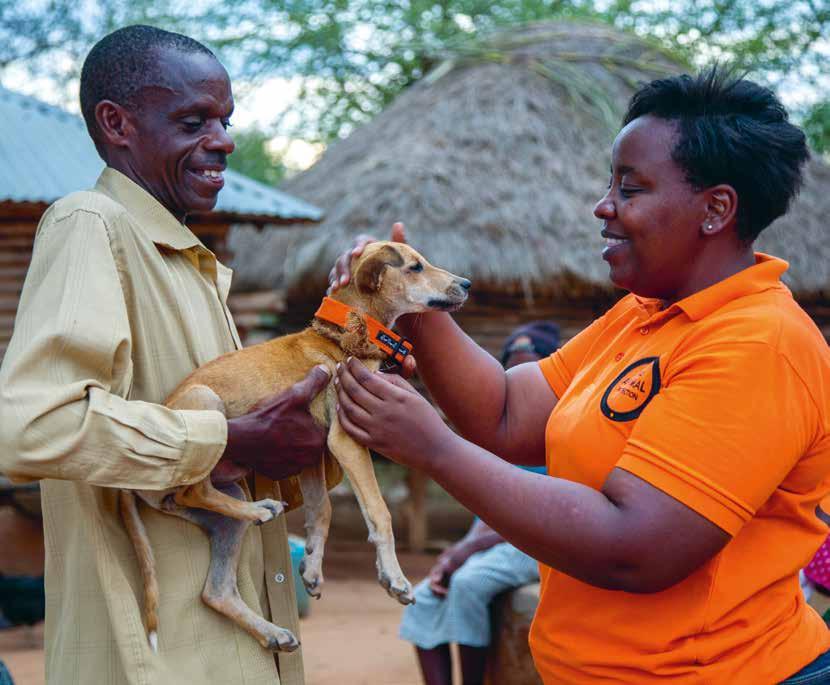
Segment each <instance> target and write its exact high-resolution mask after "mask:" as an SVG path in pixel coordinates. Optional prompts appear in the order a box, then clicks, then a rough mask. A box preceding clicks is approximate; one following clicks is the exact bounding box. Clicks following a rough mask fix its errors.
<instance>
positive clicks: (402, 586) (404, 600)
mask: <svg viewBox="0 0 830 685" xmlns="http://www.w3.org/2000/svg"><path fill="white" fill-rule="evenodd" d="M378 582H379V583H380V584H381V587H383V589H384V590H386V592H388V593H389V596H390V597H394V598H395V599H396V600H398V602H400V603H401V604H403V605H406V604H415V594H414V593H413V592H412V583H410V582H409V581H408V580H407V579H406V578H404V577H403V576H399V577H398V578H396V579H395V580H394V581H393V580H392V579H391V578H390V577H389V576H388V575H387V574H385V573H380V574H379V575H378Z"/></svg>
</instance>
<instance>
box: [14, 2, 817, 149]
mask: <svg viewBox="0 0 830 685" xmlns="http://www.w3.org/2000/svg"><path fill="white" fill-rule="evenodd" d="M24 4H25V3H24ZM29 4H32V3H29ZM18 5H19V3H17V1H16V0H0V69H2V67H3V66H4V65H8V64H11V63H14V62H20V61H25V62H27V63H31V64H35V63H37V68H38V69H39V70H41V71H43V70H47V71H48V70H50V69H51V70H52V71H58V72H60V71H63V73H62V74H58V75H59V76H61V77H62V79H63V80H64V81H65V80H66V77H67V76H69V75H70V74H67V73H66V71H67V67H66V65H67V64H69V65H75V68H77V66H78V65H79V64H80V62H81V60H82V58H83V54H84V53H85V52H86V50H88V49H89V47H90V46H91V45H92V43H93V42H94V40H95V39H96V38H98V37H100V36H102V35H104V34H105V33H106V32H107V31H109V30H111V29H113V28H115V27H117V26H123V25H126V24H129V23H137V22H144V23H151V24H154V25H157V26H161V27H163V28H168V29H171V30H176V31H181V32H183V33H187V34H188V35H191V36H193V37H195V38H197V39H199V40H202V41H204V42H206V43H207V44H208V45H210V46H211V47H213V48H214V49H216V50H217V51H218V53H219V55H220V56H221V58H222V59H223V61H224V62H225V64H226V65H227V66H228V69H229V71H230V73H231V74H232V76H233V77H234V80H235V81H236V82H240V81H247V82H253V83H256V82H260V81H262V80H264V79H265V78H271V77H280V76H281V77H286V78H288V77H295V76H298V75H299V76H301V77H302V78H303V87H302V90H301V93H300V99H299V102H298V104H297V106H296V108H295V112H294V114H295V115H296V116H294V117H292V118H291V122H293V123H289V121H288V118H286V119H285V120H283V121H282V122H281V127H282V128H281V131H280V132H281V133H283V134H285V135H290V136H299V137H302V138H305V139H307V140H310V141H315V140H319V141H324V142H328V141H330V140H331V139H334V138H337V137H342V136H344V135H347V134H348V133H349V132H350V131H351V130H352V129H353V128H354V127H355V126H356V125H359V124H360V123H362V122H364V121H366V120H367V119H369V118H371V117H372V116H374V115H375V114H376V113H377V112H379V111H380V110H381V109H383V108H384V107H385V106H386V105H387V104H388V103H389V102H390V101H391V100H392V99H393V98H394V97H395V96H396V95H397V94H398V93H399V92H400V91H401V90H402V89H403V88H405V87H406V86H408V85H410V84H411V83H413V82H414V81H416V80H418V79H419V78H421V77H422V76H424V74H426V73H427V72H428V71H429V70H431V69H432V68H433V67H435V66H436V64H437V63H438V62H440V61H441V60H442V59H444V58H445V57H446V56H447V55H448V54H454V53H455V52H457V51H461V52H464V51H466V50H469V49H470V47H471V46H474V45H476V44H480V42H481V37H482V36H485V35H487V34H489V33H491V32H492V31H494V30H496V29H498V28H501V27H505V26H511V25H516V24H521V23H525V22H532V21H539V20H549V19H555V18H575V17H579V18H588V19H595V20H600V21H604V22H607V23H610V24H613V25H615V26H617V27H618V28H620V29H623V30H627V31H632V32H635V33H637V34H639V35H643V36H649V37H651V38H653V39H654V40H655V41H657V42H658V43H660V44H661V45H662V46H663V47H664V48H666V49H669V50H671V51H673V52H675V53H676V54H678V55H679V56H680V57H681V58H682V59H684V60H685V61H686V62H687V63H690V64H703V63H705V62H708V61H711V60H712V59H730V60H732V61H734V62H735V63H737V64H738V65H742V66H744V67H746V68H747V69H752V70H753V74H754V75H755V76H756V77H758V78H761V79H762V80H765V81H766V82H768V83H769V84H771V85H776V84H778V83H780V82H781V80H782V79H783V78H790V79H792V78H794V77H797V78H798V79H799V81H800V82H803V83H807V84H808V85H809V83H810V82H811V79H813V78H814V77H813V76H812V74H821V73H825V72H826V70H825V69H824V63H823V62H822V59H821V58H822V55H821V51H820V49H818V46H820V45H821V43H822V42H824V44H825V45H826V44H827V42H828V41H830V3H828V2H826V0H670V1H669V0H665V1H661V0H655V1H648V2H644V1H643V0H236V1H233V0H221V1H220V0H202V1H201V2H199V3H187V4H181V3H180V4H173V3H166V2H162V0H110V1H109V2H107V3H100V4H99V5H96V6H95V7H94V8H91V7H90V6H89V4H88V3H83V2H82V3H76V4H73V3H71V2H70V1H69V0H49V1H48V2H45V3H42V4H41V5H39V7H40V9H38V10H34V9H29V10H22V9H18ZM24 36H25V38H24ZM29 36H31V38H30V37H29ZM56 55H60V56H61V57H63V59H56V58H55V57H56ZM824 59H825V60H826V56H825V57H824Z"/></svg>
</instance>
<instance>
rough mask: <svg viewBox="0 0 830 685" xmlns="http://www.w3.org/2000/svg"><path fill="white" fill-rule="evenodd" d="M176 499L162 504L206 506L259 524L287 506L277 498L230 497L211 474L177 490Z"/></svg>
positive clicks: (211, 509)
mask: <svg viewBox="0 0 830 685" xmlns="http://www.w3.org/2000/svg"><path fill="white" fill-rule="evenodd" d="M172 500H173V502H170V500H169V499H168V500H167V502H165V503H164V504H163V505H162V507H163V508H164V510H165V511H167V510H168V509H170V508H175V506H179V507H188V508H191V509H206V510H207V511H215V512H216V513H217V514H222V515H223V516H229V517H230V518H234V519H238V520H240V521H251V522H253V523H256V524H257V525H259V524H262V523H267V522H268V521H270V520H271V519H272V518H274V517H275V516H279V515H280V514H281V513H282V512H283V511H284V510H285V506H284V505H283V503H282V502H277V501H276V500H273V499H262V500H259V501H257V502H249V501H247V500H244V499H242V500H239V499H236V498H235V497H230V496H229V495H226V494H225V493H224V492H222V491H221V490H217V489H216V488H215V487H214V486H213V483H211V482H210V478H205V479H204V480H200V481H199V482H198V483H194V484H193V485H185V486H182V487H181V488H179V489H178V490H176V492H175V493H174V494H173V496H172Z"/></svg>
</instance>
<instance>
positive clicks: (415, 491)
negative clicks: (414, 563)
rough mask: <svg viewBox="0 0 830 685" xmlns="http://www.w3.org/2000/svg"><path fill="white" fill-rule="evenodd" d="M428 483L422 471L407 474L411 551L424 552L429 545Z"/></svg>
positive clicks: (407, 509) (407, 513)
mask: <svg viewBox="0 0 830 685" xmlns="http://www.w3.org/2000/svg"><path fill="white" fill-rule="evenodd" d="M427 482H428V479H427V477H426V475H425V474H424V473H423V472H421V471H416V470H414V469H410V470H409V472H408V473H407V474H406V484H407V487H408V488H409V501H408V502H407V507H406V516H407V528H408V533H409V550H410V551H411V552H423V551H424V550H425V549H426V543H427V509H426V501H427V497H426V495H427Z"/></svg>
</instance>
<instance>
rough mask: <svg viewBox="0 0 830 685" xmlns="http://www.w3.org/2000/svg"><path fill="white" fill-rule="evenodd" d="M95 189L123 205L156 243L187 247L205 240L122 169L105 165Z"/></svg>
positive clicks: (181, 247) (173, 247) (183, 248)
mask: <svg viewBox="0 0 830 685" xmlns="http://www.w3.org/2000/svg"><path fill="white" fill-rule="evenodd" d="M95 190H97V191H99V192H101V193H103V194H104V195H106V196H107V197H109V198H111V199H113V200H115V201H116V202H118V203H119V204H121V205H123V206H124V207H125V208H126V209H127V211H128V212H129V213H130V214H132V215H133V216H134V217H135V218H136V219H137V220H138V223H139V225H140V227H141V230H142V231H144V232H145V233H146V234H147V236H148V237H149V238H150V240H152V241H153V242H154V243H156V244H157V245H164V246H165V247H169V248H171V249H173V250H186V249H188V248H191V247H196V246H201V245H202V243H201V242H200V241H199V239H198V238H197V237H196V236H195V235H193V233H192V232H191V231H190V229H189V228H188V227H187V226H185V225H184V224H183V223H181V222H180V221H179V220H178V219H176V217H174V216H173V215H172V214H171V213H170V212H169V211H168V210H167V209H166V208H165V207H164V205H162V204H161V203H160V202H159V201H158V200H156V198H154V197H153V196H152V195H150V193H148V192H147V191H146V190H144V188H142V187H141V186H139V185H138V184H137V183H135V182H134V181H132V180H131V179H129V178H127V176H125V175H124V174H122V173H121V172H120V171H116V170H115V169H113V168H112V167H106V168H105V169H104V170H103V171H102V172H101V175H100V176H99V177H98V182H97V183H96V184H95Z"/></svg>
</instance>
